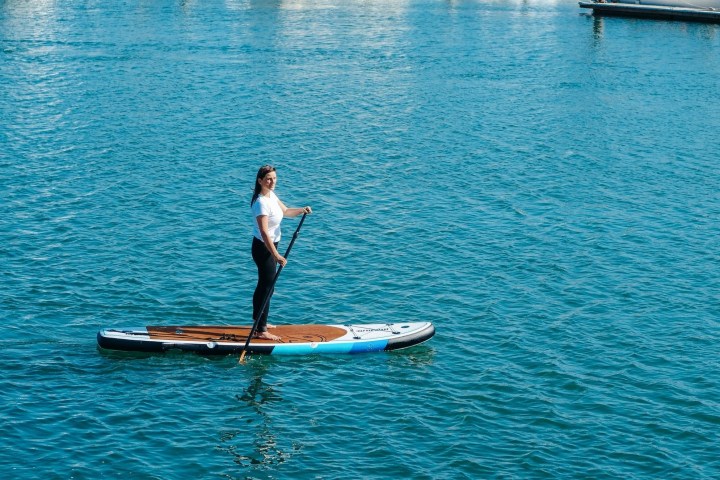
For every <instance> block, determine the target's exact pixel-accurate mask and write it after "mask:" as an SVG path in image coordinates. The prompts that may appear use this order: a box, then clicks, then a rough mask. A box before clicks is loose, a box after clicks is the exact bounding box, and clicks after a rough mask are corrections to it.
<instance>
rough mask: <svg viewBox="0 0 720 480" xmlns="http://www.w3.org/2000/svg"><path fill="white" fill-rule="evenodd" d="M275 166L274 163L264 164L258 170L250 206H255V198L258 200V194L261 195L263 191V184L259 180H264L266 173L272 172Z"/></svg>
mask: <svg viewBox="0 0 720 480" xmlns="http://www.w3.org/2000/svg"><path fill="white" fill-rule="evenodd" d="M274 171H275V167H273V166H272V165H263V166H262V167H260V170H258V173H257V175H256V177H255V190H253V196H252V200H250V206H251V207H252V206H253V203H255V200H257V198H258V195H260V192H261V191H262V185H260V183H259V182H258V180H262V179H263V178H265V175H267V174H268V173H270V172H274Z"/></svg>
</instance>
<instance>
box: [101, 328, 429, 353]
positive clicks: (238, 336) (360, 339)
mask: <svg viewBox="0 0 720 480" xmlns="http://www.w3.org/2000/svg"><path fill="white" fill-rule="evenodd" d="M250 328H251V327H250V326H218V325H199V326H150V327H137V328H104V329H102V330H100V331H99V332H98V334H97V341H98V344H99V345H100V347H102V348H106V349H111V350H126V351H138V352H165V351H168V350H184V351H190V352H196V353H201V354H220V355H222V354H230V353H240V352H242V350H243V348H244V347H245V342H246V341H247V336H248V334H249V333H250ZM270 331H271V332H272V333H273V334H275V335H278V336H280V337H281V339H280V340H278V341H273V340H266V339H260V338H253V339H252V340H251V341H250V345H249V346H248V350H247V353H260V354H268V355H270V354H272V355H306V354H312V353H365V352H381V351H388V350H397V349H400V348H407V347H411V346H413V345H417V344H419V343H422V342H424V341H426V340H428V339H429V338H431V337H432V336H433V335H434V334H435V327H434V326H433V324H432V323H430V322H410V323H376V324H367V325H278V326H276V327H275V328H273V329H271V330H270Z"/></svg>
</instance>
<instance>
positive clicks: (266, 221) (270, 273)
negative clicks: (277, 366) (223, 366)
mask: <svg viewBox="0 0 720 480" xmlns="http://www.w3.org/2000/svg"><path fill="white" fill-rule="evenodd" d="M276 184H277V172H276V171H275V167H273V166H271V165H265V166H262V167H260V170H258V172H257V178H256V180H255V191H254V192H253V196H252V200H251V201H250V208H251V209H252V213H253V218H254V219H255V221H254V222H253V243H252V257H253V260H254V261H255V265H257V268H258V283H257V287H255V293H254V294H253V320H256V321H258V318H259V321H258V327H257V330H256V333H255V335H256V336H257V337H258V338H265V339H268V340H280V337H278V336H277V335H273V334H272V333H270V332H268V331H267V329H268V327H270V328H272V326H270V325H268V324H267V317H268V311H269V310H270V299H268V302H267V305H266V307H265V310H264V311H262V312H261V311H260V309H261V308H262V304H263V302H264V300H265V296H266V295H270V296H272V288H271V284H272V281H273V279H274V278H275V272H276V271H277V265H278V263H279V264H280V265H282V266H283V267H284V266H285V265H286V264H287V260H286V259H285V257H283V256H282V255H280V253H279V252H278V250H277V246H278V242H279V241H280V222H281V221H282V219H283V218H284V217H289V218H292V217H297V216H298V215H301V214H303V213H312V209H311V208H310V207H302V208H288V207H286V206H285V204H284V203H282V202H281V201H280V199H279V198H278V197H277V195H275V192H274V191H273V190H275V185H276Z"/></svg>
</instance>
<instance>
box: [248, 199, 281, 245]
mask: <svg viewBox="0 0 720 480" xmlns="http://www.w3.org/2000/svg"><path fill="white" fill-rule="evenodd" d="M252 213H253V235H255V238H257V239H258V240H262V239H263V238H262V235H261V234H260V227H258V224H257V217H259V216H261V215H267V217H268V233H269V234H270V238H271V239H272V241H273V243H276V242H279V241H280V222H282V219H283V211H282V208H280V203H279V202H278V197H277V195H275V192H273V191H272V190H271V191H270V193H268V194H267V195H265V196H263V195H258V197H257V200H255V203H253V204H252Z"/></svg>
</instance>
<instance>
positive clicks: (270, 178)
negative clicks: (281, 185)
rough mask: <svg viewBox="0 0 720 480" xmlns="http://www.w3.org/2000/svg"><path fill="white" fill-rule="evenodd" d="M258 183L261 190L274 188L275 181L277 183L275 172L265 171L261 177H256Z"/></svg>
mask: <svg viewBox="0 0 720 480" xmlns="http://www.w3.org/2000/svg"><path fill="white" fill-rule="evenodd" d="M258 183H259V184H260V186H261V187H262V188H263V190H275V183H277V173H276V172H268V173H266V174H265V176H264V177H263V178H260V179H258Z"/></svg>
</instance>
